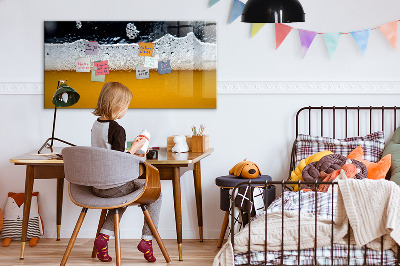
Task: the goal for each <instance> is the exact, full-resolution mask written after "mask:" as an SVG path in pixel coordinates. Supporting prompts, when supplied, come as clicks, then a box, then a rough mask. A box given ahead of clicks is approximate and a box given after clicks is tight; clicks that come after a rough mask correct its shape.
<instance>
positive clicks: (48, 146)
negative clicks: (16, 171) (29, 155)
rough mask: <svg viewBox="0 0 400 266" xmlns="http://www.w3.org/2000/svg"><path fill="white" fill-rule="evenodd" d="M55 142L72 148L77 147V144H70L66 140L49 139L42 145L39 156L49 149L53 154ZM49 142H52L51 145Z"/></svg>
mask: <svg viewBox="0 0 400 266" xmlns="http://www.w3.org/2000/svg"><path fill="white" fill-rule="evenodd" d="M54 140H58V141H59V142H62V143H65V144H68V145H70V146H76V145H75V144H72V143H69V142H67V141H65V140H62V139H59V138H48V139H47V140H46V141H45V142H44V143H43V145H42V147H40V149H39V150H38V154H40V152H41V151H42V150H43V149H44V148H49V149H50V150H51V152H53V141H54ZM49 141H51V144H49Z"/></svg>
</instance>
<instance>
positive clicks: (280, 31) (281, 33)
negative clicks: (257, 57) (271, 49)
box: [275, 23, 293, 49]
mask: <svg viewBox="0 0 400 266" xmlns="http://www.w3.org/2000/svg"><path fill="white" fill-rule="evenodd" d="M292 29H293V28H292V27H290V26H288V25H285V24H281V23H275V41H276V49H278V47H279V46H280V45H281V43H282V42H283V41H284V40H285V38H286V36H288V34H289V33H290V31H291V30H292Z"/></svg>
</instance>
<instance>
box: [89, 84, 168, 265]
mask: <svg viewBox="0 0 400 266" xmlns="http://www.w3.org/2000/svg"><path fill="white" fill-rule="evenodd" d="M131 99H132V92H131V91H130V90H129V89H128V88H127V87H125V86H124V85H122V84H121V83H118V82H107V83H105V84H104V86H103V88H102V90H101V92H100V95H99V100H98V103H97V107H96V110H94V112H93V114H94V115H96V116H99V118H98V119H97V120H96V121H95V122H94V123H93V127H92V133H91V142H92V146H93V147H101V148H106V149H111V150H117V151H121V152H125V141H126V135H125V129H124V128H123V127H122V126H120V125H119V124H118V123H117V122H116V121H115V120H116V119H120V118H122V117H123V116H124V115H125V114H126V111H127V110H128V106H129V103H130V101H131ZM145 142H146V139H144V138H136V139H135V140H134V141H133V143H132V146H131V148H130V149H129V153H131V154H133V155H135V156H140V157H144V156H145V155H137V154H135V153H136V151H137V150H139V149H140V148H141V147H142V146H143V144H144V143H145ZM136 178H137V177H136V176H132V181H130V182H128V183H125V184H121V185H119V186H116V187H115V186H114V187H113V186H110V187H93V190H92V191H93V194H95V195H96V196H98V197H102V198H112V197H121V196H125V195H127V194H130V193H132V192H133V191H135V190H137V189H140V188H141V187H143V185H144V184H143V183H140V182H135V179H136ZM160 207H161V195H160V197H159V198H158V199H157V200H156V201H155V202H153V203H151V204H148V205H147V208H148V210H149V212H150V215H151V217H152V218H153V221H154V223H155V225H156V226H158V220H159V216H160ZM125 210H126V207H124V208H119V209H118V212H119V216H120V219H121V217H122V215H123V213H124V212H125ZM114 214H115V210H109V211H108V212H107V216H106V220H105V222H104V225H103V226H102V228H101V231H100V234H99V236H98V237H97V238H96V240H95V241H94V245H95V247H96V249H97V258H98V259H99V260H101V261H111V260H112V258H111V257H110V256H109V255H108V240H109V237H110V236H113V235H114V219H113V215H114ZM152 236H153V234H152V233H151V230H150V227H149V225H148V224H147V222H146V221H145V222H144V225H143V230H142V240H141V241H140V243H139V245H138V246H137V248H138V250H139V251H141V252H143V253H144V258H145V259H146V260H147V261H149V262H155V261H156V258H155V257H154V256H153V248H152V241H151V240H152Z"/></svg>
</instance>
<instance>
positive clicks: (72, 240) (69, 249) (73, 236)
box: [60, 208, 88, 266]
mask: <svg viewBox="0 0 400 266" xmlns="http://www.w3.org/2000/svg"><path fill="white" fill-rule="evenodd" d="M87 210H88V209H87V208H82V211H81V214H80V215H79V218H78V221H77V222H76V225H75V229H74V232H72V236H71V238H70V240H69V243H68V246H67V249H66V250H65V253H64V257H63V258H62V260H61V263H60V265H61V266H64V265H65V264H66V263H67V260H68V257H69V254H70V253H71V250H72V247H73V246H74V243H75V240H76V237H77V236H78V233H79V230H80V229H81V226H82V223H83V220H84V219H85V216H86V212H87Z"/></svg>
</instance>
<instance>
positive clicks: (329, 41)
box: [323, 32, 342, 58]
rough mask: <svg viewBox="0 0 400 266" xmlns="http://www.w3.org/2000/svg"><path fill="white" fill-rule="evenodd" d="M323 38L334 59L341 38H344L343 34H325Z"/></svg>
mask: <svg viewBox="0 0 400 266" xmlns="http://www.w3.org/2000/svg"><path fill="white" fill-rule="evenodd" d="M323 36H324V40H325V44H326V48H328V52H329V55H330V56H331V58H332V57H333V54H334V53H335V51H336V48H337V47H338V44H339V39H340V36H342V34H340V33H339V32H334V33H325V34H324V35H323Z"/></svg>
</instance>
